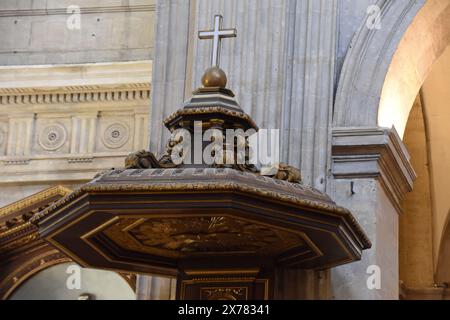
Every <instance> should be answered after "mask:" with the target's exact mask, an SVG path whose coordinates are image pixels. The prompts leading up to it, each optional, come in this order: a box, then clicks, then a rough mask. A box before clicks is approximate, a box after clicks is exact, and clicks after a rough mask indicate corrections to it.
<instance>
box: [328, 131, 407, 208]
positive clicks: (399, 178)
mask: <svg viewBox="0 0 450 320" xmlns="http://www.w3.org/2000/svg"><path fill="white" fill-rule="evenodd" d="M332 150H333V165H332V173H333V176H334V178H335V179H361V178H377V179H379V181H380V182H381V184H382V186H383V187H384V189H385V191H386V194H387V196H388V197H389V198H390V199H391V201H392V203H393V205H394V206H395V208H396V209H397V210H398V212H402V209H401V204H400V202H401V200H402V199H403V197H404V195H405V194H406V193H408V192H410V191H412V187H413V182H414V180H415V178H416V173H415V171H414V169H413V167H412V165H411V163H410V161H409V159H410V156H409V154H408V151H407V150H406V148H405V146H404V144H403V142H402V141H401V139H400V137H399V135H398V134H397V132H396V131H395V129H387V128H335V129H333V149H332Z"/></svg>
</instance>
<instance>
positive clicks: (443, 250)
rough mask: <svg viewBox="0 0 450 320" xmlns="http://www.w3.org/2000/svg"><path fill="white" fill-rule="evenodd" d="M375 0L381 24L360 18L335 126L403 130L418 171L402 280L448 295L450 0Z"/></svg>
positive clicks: (403, 232)
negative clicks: (371, 25) (371, 27)
mask: <svg viewBox="0 0 450 320" xmlns="http://www.w3.org/2000/svg"><path fill="white" fill-rule="evenodd" d="M378 3H379V4H380V7H381V8H382V14H381V23H382V27H381V29H380V30H369V29H368V28H367V27H366V26H364V25H363V26H362V27H361V28H360V31H359V33H358V34H357V35H356V36H355V38H354V40H353V42H352V45H351V48H350V49H349V53H348V55H347V57H346V62H345V63H344V67H343V70H342V73H341V78H340V80H339V85H338V90H337V93H336V101H335V109H334V120H333V121H334V127H336V128H339V127H376V126H380V127H388V128H391V127H395V129H396V130H397V132H398V133H399V134H400V136H401V137H402V138H403V140H404V143H405V144H406V146H407V149H408V150H409V152H410V155H411V162H412V165H413V167H414V169H415V170H416V171H417V174H418V179H417V181H416V182H415V185H414V191H413V192H412V193H411V194H409V195H407V197H406V199H405V200H404V201H403V208H404V210H403V211H404V214H403V216H401V218H400V235H399V237H400V253H399V254H400V259H399V262H400V279H401V280H403V282H404V284H405V285H406V287H408V288H416V289H418V288H427V289H428V293H427V294H429V297H432V298H446V297H447V296H448V293H447V291H448V290H446V287H447V286H448V285H447V283H450V227H449V220H450V219H449V211H450V196H449V194H448V193H449V190H450V179H448V178H447V177H448V175H449V173H450V130H448V126H449V123H450V108H449V107H448V101H450V90H449V87H448V84H449V83H450V76H449V75H450V49H448V46H449V44H450V1H449V0H428V1H379V2H378ZM364 23H365V22H364ZM386 30H388V31H389V32H387V31H386ZM436 292H437V293H436ZM436 294H437V295H438V296H436ZM433 295H434V296H433ZM416 297H419V296H416ZM422 297H423V296H422ZM407 298H408V297H407Z"/></svg>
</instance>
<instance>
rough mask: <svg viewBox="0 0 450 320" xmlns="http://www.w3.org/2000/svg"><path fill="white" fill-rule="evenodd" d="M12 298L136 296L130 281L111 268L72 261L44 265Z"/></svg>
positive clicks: (71, 298)
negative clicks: (84, 266) (79, 264)
mask: <svg viewBox="0 0 450 320" xmlns="http://www.w3.org/2000/svg"><path fill="white" fill-rule="evenodd" d="M8 299H10V300H135V299H136V297H135V293H134V291H133V289H132V288H131V287H130V286H129V284H128V283H127V281H126V280H125V279H124V278H123V277H121V276H120V275H119V274H117V273H115V272H111V271H104V270H94V269H83V268H81V267H79V266H78V265H76V264H74V263H73V262H66V263H60V264H57V265H53V266H50V267H48V268H45V269H43V270H41V271H39V272H37V273H36V274H34V275H32V276H30V277H29V278H28V279H26V280H25V281H23V282H22V283H21V284H20V286H18V287H17V288H15V289H14V291H13V292H12V293H11V294H10V295H9V297H8Z"/></svg>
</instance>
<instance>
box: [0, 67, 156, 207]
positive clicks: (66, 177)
mask: <svg viewBox="0 0 450 320" xmlns="http://www.w3.org/2000/svg"><path fill="white" fill-rule="evenodd" d="M151 70H152V63H151V61H140V62H128V63H111V64H108V63H107V64H84V65H81V64H78V65H65V66H31V67H2V68H0V186H1V189H2V192H1V193H0V206H2V205H6V204H8V203H11V202H13V201H15V200H19V199H21V198H23V197H25V196H28V195H30V194H32V193H34V192H36V191H39V190H40V189H43V188H45V187H47V186H51V185H53V184H64V185H68V186H71V187H73V185H76V184H78V183H81V182H85V181H88V180H90V179H92V178H93V177H94V176H95V174H97V173H99V172H101V171H103V170H106V169H110V168H113V167H121V166H123V160H124V158H125V157H126V156H127V155H128V154H129V153H131V152H133V151H136V150H140V149H145V148H146V147H147V146H148V109H149V105H150V83H151ZM11 79H13V80H11Z"/></svg>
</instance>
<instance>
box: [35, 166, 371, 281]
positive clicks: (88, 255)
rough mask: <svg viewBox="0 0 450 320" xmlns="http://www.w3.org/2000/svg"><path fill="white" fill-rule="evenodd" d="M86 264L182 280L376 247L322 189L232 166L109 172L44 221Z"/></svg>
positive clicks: (330, 260) (316, 263) (336, 259)
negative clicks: (197, 272)
mask: <svg viewBox="0 0 450 320" xmlns="http://www.w3.org/2000/svg"><path fill="white" fill-rule="evenodd" d="M38 223H39V226H40V230H41V231H40V232H41V235H42V236H43V237H45V239H47V240H48V241H49V242H51V243H52V244H54V245H55V246H56V247H58V248H60V249H61V250H62V251H64V252H66V253H67V254H68V255H69V256H71V257H72V258H73V259H75V260H76V261H77V262H79V263H80V264H82V265H84V266H90V267H97V268H104V269H112V270H123V271H128V272H130V271H133V272H137V273H152V274H160V275H177V274H178V272H179V270H180V269H181V270H187V269H193V268H199V266H201V268H206V269H220V268H237V267H255V266H258V267H261V268H267V269H271V268H273V267H274V266H276V265H281V266H286V267H297V268H307V269H325V268H330V267H333V266H337V265H341V264H345V263H349V262H352V261H355V260H358V259H360V257H361V253H362V250H363V249H366V248H368V247H370V242H369V241H368V239H367V238H366V236H365V235H364V233H363V232H362V230H361V229H360V228H359V226H358V225H357V223H356V222H355V220H354V219H353V217H352V216H351V214H350V213H349V212H348V211H347V210H346V209H343V208H340V207H337V206H336V205H334V204H333V202H331V200H330V199H329V198H328V197H326V196H324V195H323V194H321V193H320V192H318V191H315V190H313V189H309V188H306V187H304V186H302V185H300V184H292V183H289V182H286V181H279V180H275V179H272V178H268V177H263V176H257V175H255V174H252V173H245V172H239V171H236V170H233V169H212V168H207V169H194V168H190V169H166V170H158V169H147V170H115V171H110V172H107V173H105V174H103V175H102V176H100V177H99V178H97V179H96V180H94V181H93V182H91V183H90V184H88V185H85V186H84V187H82V188H81V189H80V190H78V191H76V192H75V193H73V194H71V195H69V196H68V197H66V198H63V199H62V200H61V201H59V202H57V203H56V204H55V205H54V206H52V207H50V208H48V209H47V210H46V211H44V212H42V213H41V214H40V215H39V217H38Z"/></svg>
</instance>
